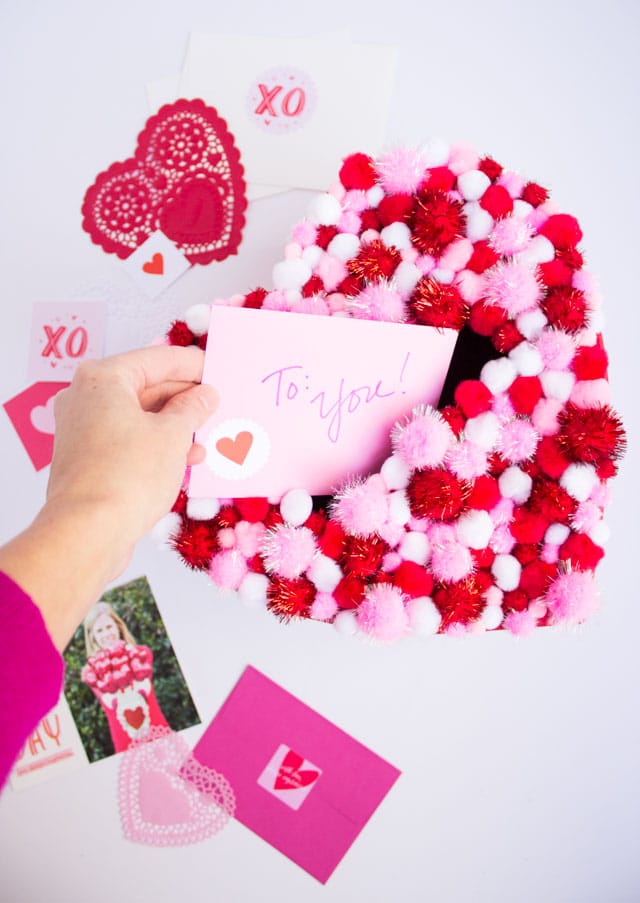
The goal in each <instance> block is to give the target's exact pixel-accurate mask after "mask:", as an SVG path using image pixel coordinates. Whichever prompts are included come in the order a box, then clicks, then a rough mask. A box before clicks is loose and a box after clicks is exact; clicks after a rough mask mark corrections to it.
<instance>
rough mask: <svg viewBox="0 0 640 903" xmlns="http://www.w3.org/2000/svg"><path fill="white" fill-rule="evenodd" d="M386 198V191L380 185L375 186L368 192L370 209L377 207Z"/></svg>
mask: <svg viewBox="0 0 640 903" xmlns="http://www.w3.org/2000/svg"><path fill="white" fill-rule="evenodd" d="M383 197H384V189H383V188H382V187H381V186H380V185H374V186H373V188H370V189H369V190H368V191H367V203H368V204H369V206H370V207H377V206H378V204H379V203H380V201H381V200H382V198H383Z"/></svg>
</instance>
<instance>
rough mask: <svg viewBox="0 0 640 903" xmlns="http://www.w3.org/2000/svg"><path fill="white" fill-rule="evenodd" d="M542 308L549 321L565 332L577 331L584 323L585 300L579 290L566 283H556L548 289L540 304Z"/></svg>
mask: <svg viewBox="0 0 640 903" xmlns="http://www.w3.org/2000/svg"><path fill="white" fill-rule="evenodd" d="M541 307H542V310H543V312H544V314H545V316H546V318H547V320H548V321H549V322H550V323H551V325H552V326H555V327H556V328H558V329H564V330H566V332H577V331H578V330H579V329H582V327H583V326H584V324H585V320H586V311H587V302H586V301H585V297H584V295H583V294H582V292H581V291H578V289H575V288H571V287H570V286H568V285H558V286H556V287H555V288H552V289H549V291H548V293H547V296H546V298H543V300H542V304H541Z"/></svg>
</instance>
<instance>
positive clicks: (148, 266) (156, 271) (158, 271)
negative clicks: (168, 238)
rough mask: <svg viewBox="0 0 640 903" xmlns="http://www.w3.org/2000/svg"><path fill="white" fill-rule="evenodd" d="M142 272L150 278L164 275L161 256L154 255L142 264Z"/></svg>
mask: <svg viewBox="0 0 640 903" xmlns="http://www.w3.org/2000/svg"><path fill="white" fill-rule="evenodd" d="M142 270H143V272H145V273H149V275H151V276H162V274H163V273H164V257H163V256H162V254H154V255H153V257H152V258H151V260H148V261H147V262H146V263H143V264H142Z"/></svg>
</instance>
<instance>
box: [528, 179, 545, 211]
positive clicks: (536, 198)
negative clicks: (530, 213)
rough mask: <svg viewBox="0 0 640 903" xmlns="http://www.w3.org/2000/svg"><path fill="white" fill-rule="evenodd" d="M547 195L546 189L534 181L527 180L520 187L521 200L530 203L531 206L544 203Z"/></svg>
mask: <svg viewBox="0 0 640 903" xmlns="http://www.w3.org/2000/svg"><path fill="white" fill-rule="evenodd" d="M548 197H549V192H548V191H547V189H546V188H543V187H542V185H538V184H537V183H536V182H527V184H526V185H525V186H524V188H523V189H522V200H523V201H526V202H527V204H531V206H532V207H539V206H540V204H544V202H545V201H546V200H547V199H548Z"/></svg>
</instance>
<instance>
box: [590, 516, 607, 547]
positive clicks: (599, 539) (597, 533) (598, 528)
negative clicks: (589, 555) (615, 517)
mask: <svg viewBox="0 0 640 903" xmlns="http://www.w3.org/2000/svg"><path fill="white" fill-rule="evenodd" d="M587 536H588V537H589V539H590V540H591V541H592V542H595V544H596V545H597V546H604V545H606V543H607V542H608V541H609V539H610V537H611V529H610V527H609V524H607V523H605V522H604V521H603V520H601V521H599V522H598V523H597V524H596V525H595V527H593V528H592V529H591V530H589V532H588V533H587Z"/></svg>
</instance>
